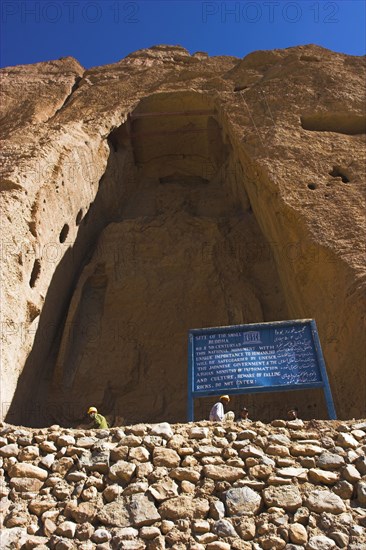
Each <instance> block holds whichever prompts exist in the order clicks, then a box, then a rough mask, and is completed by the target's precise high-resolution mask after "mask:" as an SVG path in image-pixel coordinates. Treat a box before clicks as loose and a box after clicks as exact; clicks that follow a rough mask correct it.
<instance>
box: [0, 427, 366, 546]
mask: <svg viewBox="0 0 366 550" xmlns="http://www.w3.org/2000/svg"><path fill="white" fill-rule="evenodd" d="M365 451H366V422H365V421H347V422H343V423H339V422H335V421H310V422H302V421H301V420H296V421H288V422H285V421H282V420H276V421H273V422H272V423H271V425H266V424H263V423H261V422H253V423H250V422H242V423H232V424H226V425H221V424H218V423H210V422H199V423H189V424H176V425H170V424H168V423H161V424H154V425H146V424H139V425H134V426H124V427H121V428H112V429H110V430H88V431H85V430H77V429H76V430H71V429H63V428H60V427H59V426H52V427H50V428H45V429H30V428H19V427H16V426H11V425H6V424H2V425H1V427H0V457H1V458H0V466H1V469H0V475H1V483H0V492H1V495H0V496H1V516H2V519H1V522H2V523H1V525H2V531H1V539H0V547H1V548H2V550H5V549H7V548H9V549H10V548H26V549H29V548H37V549H38V550H41V549H46V548H54V549H56V550H66V549H73V548H80V549H82V550H89V549H94V548H96V549H98V550H104V549H109V548H110V549H117V548H118V549H120V548H121V549H131V550H132V549H134V550H138V549H141V550H142V549H144V548H147V549H149V550H153V549H156V550H158V549H163V548H175V549H183V548H189V549H191V550H199V549H203V548H207V549H209V550H229V549H230V548H234V549H238V550H239V549H243V550H259V549H264V550H272V549H278V550H280V549H285V550H303V549H305V550H331V549H337V548H344V549H345V548H348V549H351V550H361V549H362V548H366V510H365V507H366V458H365Z"/></svg>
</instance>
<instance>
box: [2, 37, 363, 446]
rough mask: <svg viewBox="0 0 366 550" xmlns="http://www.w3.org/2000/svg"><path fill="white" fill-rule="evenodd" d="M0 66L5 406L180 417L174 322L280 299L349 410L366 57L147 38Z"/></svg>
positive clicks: (318, 403)
mask: <svg viewBox="0 0 366 550" xmlns="http://www.w3.org/2000/svg"><path fill="white" fill-rule="evenodd" d="M1 78H2V90H1V93H2V102H1V104H2V111H1V117H2V121H4V128H5V132H4V135H3V141H2V143H1V146H2V154H3V159H4V162H3V168H2V174H1V196H0V198H1V208H2V211H3V212H4V215H3V235H4V238H3V239H2V258H1V259H2V277H3V280H2V375H3V384H2V388H1V401H2V413H3V414H6V413H7V411H8V413H7V418H8V419H9V421H11V422H14V423H23V424H29V425H36V426H37V425H38V426H43V425H47V424H48V425H49V424H52V422H57V423H59V424H64V425H70V424H72V425H77V424H78V422H80V421H81V420H82V419H83V413H84V411H85V408H86V406H87V405H89V404H90V403H93V404H95V405H96V406H100V408H101V409H102V410H103V411H104V412H105V413H106V414H107V415H109V418H110V420H112V421H115V422H117V423H118V421H119V420H118V419H121V418H123V419H124V420H125V421H126V422H129V423H131V422H140V421H146V422H148V421H150V422H158V421H162V420H170V421H181V420H184V418H185V400H186V391H187V381H186V379H187V376H186V370H187V367H186V365H187V331H188V329H190V328H197V327H205V326H219V325H228V324H239V323H248V322H260V321H273V320H282V319H289V318H292V319H295V318H315V319H316V322H317V326H318V329H319V334H320V339H321V342H322V345H323V350H324V354H325V359H326V363H327V367H328V371H329V377H330V381H331V385H332V390H333V395H334V398H335V402H336V408H337V412H338V414H339V415H340V416H341V417H345V418H350V417H353V416H354V417H360V416H362V414H364V411H365V409H364V407H365V402H366V394H365V391H366V385H365V384H364V383H360V381H361V380H363V379H364V377H365V370H364V367H365V363H364V356H365V349H364V338H363V329H362V324H361V319H362V315H363V308H364V306H363V299H362V296H363V291H364V281H365V270H364V256H363V250H362V248H363V242H364V209H363V204H362V198H363V193H364V191H363V189H364V165H365V147H364V136H365V115H364V104H365V90H364V81H365V59H364V58H360V57H352V56H347V55H342V54H338V53H333V52H331V51H328V50H325V49H323V48H320V47H317V46H312V45H310V46H300V47H296V48H289V49H286V50H275V51H259V52H253V53H251V54H249V55H248V56H246V57H245V58H244V59H237V58H234V57H213V58H209V57H208V56H207V55H205V54H203V53H197V54H195V55H190V54H189V53H188V52H187V51H186V50H184V49H183V48H180V47H170V46H157V47H153V48H150V49H147V50H141V51H138V52H135V53H133V54H131V55H129V56H127V57H126V58H125V59H122V60H121V61H120V62H119V63H116V64H114V65H108V66H105V67H95V68H93V69H90V70H87V71H84V70H83V68H82V67H81V66H80V65H79V64H78V63H77V61H75V60H73V59H72V58H63V59H60V60H58V61H54V62H46V63H38V64H36V65H27V66H19V67H10V68H7V69H3V70H2V71H1ZM289 399H290V398H289V395H288V394H283V395H275V394H271V395H270V396H268V395H262V396H259V395H256V396H255V397H253V396H251V397H249V398H248V403H247V404H248V405H249V407H250V409H251V410H252V411H253V412H254V417H259V415H260V416H261V418H263V419H271V418H273V417H275V416H278V415H282V414H283V413H284V412H285V411H286V408H287V407H288V406H289V404H291V405H292V404H293V403H292V401H291V402H290V401H289ZM296 399H297V404H298V406H299V407H300V409H301V410H302V414H303V416H304V418H311V417H322V416H325V415H326V411H325V407H324V404H323V403H322V400H321V397H320V392H319V393H317V392H316V391H314V392H311V395H310V393H309V392H308V393H307V394H306V395H303V394H302V395H301V394H298V395H297V396H296ZM11 403H12V405H11V406H10V404H11ZM233 404H234V407H235V406H236V405H237V403H235V401H234V403H233ZM208 407H209V405H208V404H207V401H206V402H197V405H196V414H197V417H199V418H204V417H205V416H206V415H207V409H208ZM351 446H352V445H351Z"/></svg>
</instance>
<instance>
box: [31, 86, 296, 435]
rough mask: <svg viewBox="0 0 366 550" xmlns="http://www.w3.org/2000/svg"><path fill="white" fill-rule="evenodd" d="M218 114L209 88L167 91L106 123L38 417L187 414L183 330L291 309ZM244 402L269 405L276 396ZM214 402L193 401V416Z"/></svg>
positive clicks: (65, 421) (136, 418) (264, 409)
mask: <svg viewBox="0 0 366 550" xmlns="http://www.w3.org/2000/svg"><path fill="white" fill-rule="evenodd" d="M226 126H227V122H226V121H225V119H224V118H223V114H222V113H221V112H220V110H219V109H218V108H216V106H215V104H214V101H213V100H212V99H211V98H210V97H209V96H207V95H205V94H199V93H194V92H184V93H183V92H179V93H178V92H176V93H172V92H169V93H159V94H155V95H152V96H149V97H147V98H145V99H144V100H142V101H141V102H140V103H139V104H138V106H137V107H136V109H135V110H134V111H133V112H132V113H130V115H129V117H128V119H127V120H126V121H125V122H124V123H123V124H121V125H120V126H119V127H116V128H115V129H114V130H113V131H112V132H111V134H110V135H109V137H108V143H109V147H110V155H109V160H108V164H107V168H106V171H105V174H104V176H103V178H102V180H101V181H100V185H99V191H98V194H97V196H96V198H95V200H94V203H93V204H92V205H91V206H90V208H89V209H88V207H87V205H80V213H81V212H85V211H87V215H85V216H84V218H83V219H81V218H82V214H80V215H79V216H78V220H77V223H79V225H78V239H79V240H80V241H81V240H84V241H85V249H86V253H85V255H84V258H83V260H82V261H80V265H79V267H78V269H75V275H74V281H73V286H72V287H70V289H69V297H68V301H67V303H66V307H65V309H64V311H63V316H62V317H61V315H60V320H59V324H58V328H57V337H55V338H54V341H53V343H52V348H51V349H50V350H49V351H48V354H47V357H48V364H49V367H47V369H46V368H45V369H44V374H43V375H41V376H40V377H39V378H40V382H39V384H38V381H37V384H38V386H39V388H40V389H39V392H40V391H41V390H42V396H43V397H40V396H39V395H38V401H40V400H41V399H42V398H43V399H44V400H45V399H47V402H48V403H50V404H52V406H46V405H45V406H44V410H46V411H47V413H46V415H45V418H44V419H43V421H42V422H38V423H40V424H45V423H51V422H57V423H59V424H61V425H80V424H82V423H83V422H84V421H85V410H86V408H87V406H89V405H91V404H93V405H95V406H97V407H98V408H99V409H100V410H101V411H102V412H103V414H105V415H106V416H107V417H108V419H109V420H110V422H111V423H113V424H115V425H118V424H122V423H134V422H157V421H163V420H167V421H170V422H178V421H185V420H186V399H187V344H188V330H189V329H191V328H200V327H210V326H223V325H233V324H243V323H253V322H261V321H272V320H281V319H286V318H288V314H287V307H286V304H285V299H284V293H283V292H282V288H281V283H280V279H279V276H278V273H277V268H276V264H275V261H274V258H273V255H272V252H271V246H270V244H269V243H268V242H266V240H265V239H264V237H263V234H262V232H261V230H260V225H259V223H258V219H257V217H256V216H257V214H258V213H255V212H254V209H253V208H252V205H251V203H250V200H249V197H248V195H247V192H246V180H247V178H248V177H249V176H248V173H247V167H246V166H243V165H242V162H241V161H240V160H239V156H238V154H237V151H236V148H235V147H234V145H233V143H232V141H231V139H230V136H229V132H228V130H227V128H226ZM86 219H88V223H87V224H86ZM93 228H94V229H93ZM96 228H98V230H97V229H96ZM93 231H94V233H93ZM74 248H75V246H74ZM73 261H74V265H75V257H74V258H73ZM43 355H44V356H45V355H46V354H45V352H44V353H43ZM39 357H40V356H38V359H39ZM42 377H43V379H44V383H42V380H41V379H42ZM33 388H34V384H33ZM45 395H47V397H44V396H45ZM279 399H280V397H279ZM239 400H240V398H237V403H236V400H235V399H234V402H233V406H234V408H235V406H236V405H237V408H239ZM245 402H246V404H247V406H249V407H250V408H251V411H252V412H254V414H256V410H257V411H259V410H261V416H262V417H265V416H266V415H267V417H268V418H270V417H271V414H272V413H271V410H272V408H273V407H274V400H273V396H268V394H267V395H266V394H263V395H261V396H259V395H257V396H256V397H253V396H248V397H246V399H245ZM208 409H209V403H207V400H198V401H197V403H196V418H207V414H208ZM23 421H24V420H23ZM27 421H28V422H31V421H29V418H28V419H27Z"/></svg>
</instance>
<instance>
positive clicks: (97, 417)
mask: <svg viewBox="0 0 366 550" xmlns="http://www.w3.org/2000/svg"><path fill="white" fill-rule="evenodd" d="M88 415H89V416H90V418H92V419H93V420H94V427H95V428H101V429H108V428H109V426H108V422H107V421H106V419H105V418H104V416H102V415H101V414H98V410H97V408H96V407H89V409H88Z"/></svg>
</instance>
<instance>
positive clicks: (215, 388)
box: [188, 319, 336, 420]
mask: <svg viewBox="0 0 366 550" xmlns="http://www.w3.org/2000/svg"><path fill="white" fill-rule="evenodd" d="M310 388H323V389H324V392H325V397H326V402H327V407H328V413H329V417H330V418H332V419H335V418H336V413H335V409H334V404H333V399H332V394H331V391H330V387H329V382H328V377H327V373H326V368H325V363H324V359H323V354H322V350H321V346H320V341H319V337H318V331H317V328H316V324H315V321H314V320H311V319H309V320H308V319H303V320H298V321H278V322H274V323H260V324H255V325H236V326H230V327H215V328H206V329H192V330H190V331H189V379H188V420H193V416H194V415H193V399H194V398H195V397H205V396H209V395H217V394H220V393H226V394H241V393H254V392H257V393H259V392H267V391H284V390H300V389H310Z"/></svg>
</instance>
